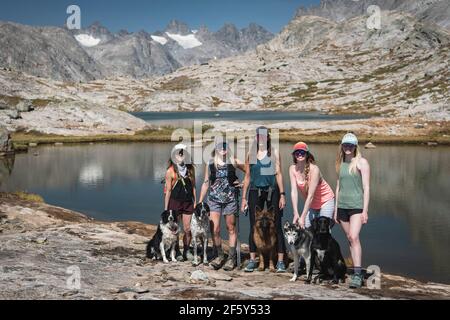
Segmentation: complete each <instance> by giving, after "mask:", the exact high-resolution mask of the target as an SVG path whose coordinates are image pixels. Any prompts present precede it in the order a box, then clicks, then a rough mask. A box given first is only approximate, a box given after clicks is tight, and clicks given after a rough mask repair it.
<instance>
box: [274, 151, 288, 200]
mask: <svg viewBox="0 0 450 320" xmlns="http://www.w3.org/2000/svg"><path fill="white" fill-rule="evenodd" d="M275 161H276V165H275V178H276V179H277V184H278V189H279V190H280V193H284V185H283V173H282V172H281V158H280V153H279V152H278V150H275ZM278 205H279V207H280V209H283V208H284V207H286V195H280V203H279V204H278Z"/></svg>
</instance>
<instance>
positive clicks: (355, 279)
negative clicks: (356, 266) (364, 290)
mask: <svg viewBox="0 0 450 320" xmlns="http://www.w3.org/2000/svg"><path fill="white" fill-rule="evenodd" d="M362 284H363V278H362V275H361V274H359V273H355V274H352V276H351V277H350V285H349V287H350V289H359V288H361V287H362Z"/></svg>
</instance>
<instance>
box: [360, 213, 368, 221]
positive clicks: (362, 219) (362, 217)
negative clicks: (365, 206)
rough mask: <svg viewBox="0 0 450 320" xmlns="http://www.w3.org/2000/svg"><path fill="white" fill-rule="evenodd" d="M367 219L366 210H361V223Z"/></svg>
mask: <svg viewBox="0 0 450 320" xmlns="http://www.w3.org/2000/svg"><path fill="white" fill-rule="evenodd" d="M368 220H369V215H368V214H367V211H363V213H362V215H361V222H362V224H366V223H367V221H368Z"/></svg>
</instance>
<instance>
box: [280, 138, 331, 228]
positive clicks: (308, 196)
mask: <svg viewBox="0 0 450 320" xmlns="http://www.w3.org/2000/svg"><path fill="white" fill-rule="evenodd" d="M292 157H293V161H294V164H293V165H291V167H290V168H289V177H290V180H291V199H292V207H293V209H294V224H295V223H297V222H298V223H299V224H300V226H301V227H302V228H309V227H310V226H311V221H312V220H313V219H314V218H316V217H318V216H325V217H328V218H330V219H331V220H332V219H333V214H334V192H333V190H332V189H331V187H330V185H329V184H328V183H327V182H326V181H325V179H323V178H322V175H321V173H320V170H319V167H318V166H317V165H316V163H315V159H314V156H313V155H312V154H311V153H310V151H309V147H308V145H307V144H306V143H304V142H299V143H297V144H295V146H294V148H293V153H292ZM299 190H300V193H301V195H302V197H303V198H304V199H305V205H304V207H303V211H302V214H301V215H300V214H299V212H298V191H299Z"/></svg>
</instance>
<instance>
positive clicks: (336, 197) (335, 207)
mask: <svg viewBox="0 0 450 320" xmlns="http://www.w3.org/2000/svg"><path fill="white" fill-rule="evenodd" d="M338 197H339V177H338V180H337V184H336V194H335V200H336V204H335V206H334V216H333V219H334V221H335V222H336V223H337V224H339V220H338V218H337V211H338Z"/></svg>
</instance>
